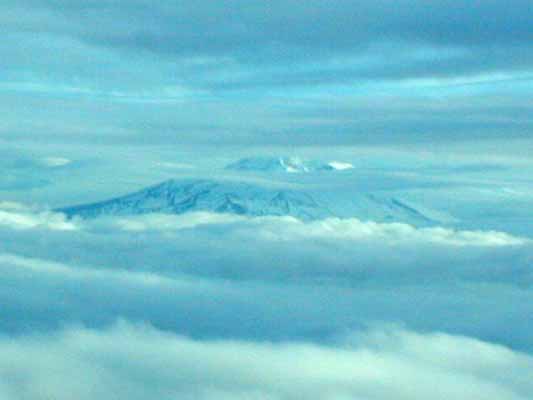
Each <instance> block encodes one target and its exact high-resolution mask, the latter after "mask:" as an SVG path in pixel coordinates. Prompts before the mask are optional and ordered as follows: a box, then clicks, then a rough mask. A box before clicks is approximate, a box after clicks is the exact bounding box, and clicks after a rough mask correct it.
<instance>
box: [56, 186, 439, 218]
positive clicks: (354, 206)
mask: <svg viewBox="0 0 533 400" xmlns="http://www.w3.org/2000/svg"><path fill="white" fill-rule="evenodd" d="M57 211H59V212H62V213H64V214H66V215H67V216H68V217H74V216H78V217H82V218H95V217H99V216H124V215H139V214H147V213H168V214H183V213H186V212H193V211H208V212H215V213H231V214H239V215H247V216H265V215H270V216H292V217H296V218H299V219H301V220H315V219H321V218H327V217H341V218H347V217H356V218H359V219H361V220H372V221H377V222H405V223H409V224H412V225H430V224H433V223H435V222H437V221H435V220H434V219H433V218H431V217H429V216H428V215H426V213H423V212H421V211H420V210H418V209H416V208H414V207H413V206H410V205H407V204H405V203H403V202H402V201H400V200H398V199H395V198H387V197H384V196H377V195H374V194H359V195H357V196H352V195H350V196H346V195H344V197H343V194H339V193H325V192H320V193H313V192H308V191H303V190H293V189H279V188H268V187H263V186H260V185H256V184H249V183H242V182H230V181H213V180H191V179H186V180H169V181H165V182H163V183H160V184H158V185H155V186H152V187H149V188H146V189H144V190H141V191H138V192H136V193H132V194H128V195H125V196H122V197H117V198H114V199H111V200H108V201H103V202H99V203H92V204H85V205H79V206H74V207H67V208H63V209H59V210H57Z"/></svg>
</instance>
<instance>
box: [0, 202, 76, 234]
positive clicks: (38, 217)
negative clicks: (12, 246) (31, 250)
mask: <svg viewBox="0 0 533 400" xmlns="http://www.w3.org/2000/svg"><path fill="white" fill-rule="evenodd" d="M0 226H4V227H8V228H11V229H17V230H20V229H22V230H25V229H49V230H58V231H73V230H77V229H79V227H78V226H77V224H76V223H75V222H73V221H69V220H67V218H66V217H65V215H63V214H60V213H55V212H52V211H35V210H31V209H30V208H28V207H25V206H23V205H19V204H17V203H5V202H3V203H1V205H0Z"/></svg>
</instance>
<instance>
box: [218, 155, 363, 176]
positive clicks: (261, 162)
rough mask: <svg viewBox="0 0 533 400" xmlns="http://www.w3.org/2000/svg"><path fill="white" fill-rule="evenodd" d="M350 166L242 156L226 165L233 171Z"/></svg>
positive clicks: (326, 169) (295, 170) (281, 158)
mask: <svg viewBox="0 0 533 400" xmlns="http://www.w3.org/2000/svg"><path fill="white" fill-rule="evenodd" d="M351 168H353V165H352V164H350V163H346V162H339V161H330V162H328V163H323V162H320V161H316V160H311V161H309V160H302V159H300V158H298V157H250V158H243V159H241V160H238V161H236V162H234V163H231V164H229V165H227V166H226V169H227V170H233V171H255V172H289V173H304V172H314V171H335V170H345V169H351Z"/></svg>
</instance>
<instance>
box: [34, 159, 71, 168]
mask: <svg viewBox="0 0 533 400" xmlns="http://www.w3.org/2000/svg"><path fill="white" fill-rule="evenodd" d="M41 161H42V163H43V164H44V165H46V166H47V167H51V168H55V167H63V166H65V165H68V164H70V163H71V162H72V161H71V160H69V159H68V158H63V157H45V158H43V159H42V160H41Z"/></svg>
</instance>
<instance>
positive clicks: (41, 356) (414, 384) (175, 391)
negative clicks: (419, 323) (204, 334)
mask: <svg viewBox="0 0 533 400" xmlns="http://www.w3.org/2000/svg"><path fill="white" fill-rule="evenodd" d="M422 349H423V350H422ZM0 351H1V352H2V361H1V362H0V371H1V374H0V376H1V378H0V394H2V396H3V398H5V399H6V400H15V399H22V398H24V399H28V400H33V399H41V398H43V397H53V398H54V399H58V400H62V399H70V398H72V397H76V398H77V399H80V400H84V399H93V398H95V397H102V398H116V399H124V398H128V399H146V398H153V397H165V398H172V399H174V398H175V399H178V398H180V399H204V400H211V399H228V400H237V399H265V400H266V399H269V400H270V399H272V400H274V399H276V400H285V399H286V400H292V399H294V400H296V399H301V398H302V397H305V398H309V397H312V398H315V399H320V400H322V399H324V400H325V399H328V400H329V399H353V398H369V399H370V398H371V399H376V400H387V399H393V398H394V399H410V400H411V399H412V400H416V399H427V398H429V397H431V398H432V399H435V400H438V399H442V400H444V399H450V398H460V397H464V396H467V397H468V398H471V399H494V400H496V399H497V400H525V399H527V398H528V396H529V393H531V390H533V386H532V383H531V380H530V379H529V377H530V375H531V373H533V359H532V358H531V357H529V356H527V355H524V354H520V353H516V352H513V351H510V350H509V349H506V348H504V347H500V346H495V345H492V344H488V343H483V342H479V341H476V340H472V339H468V338H465V337H454V336H450V335H444V334H417V333H414V332H409V331H405V330H401V329H397V328H393V329H387V330H379V329H376V330H371V331H367V332H365V333H359V334H358V335H357V336H355V337H353V339H351V340H350V341H347V342H345V343H344V344H340V345H339V344H337V345H335V346H333V345H331V346H318V345H315V344H310V343H282V344H269V343H250V342H241V341H195V340H191V339H188V338H185V337H180V336H175V335H172V334H169V333H164V332H160V331H157V330H155V329H153V328H150V327H148V326H142V325H131V324H129V323H126V322H121V323H119V324H118V325H115V326H114V327H113V328H111V329H107V330H105V331H94V330H87V329H84V328H70V329H66V330H63V331H60V332H58V333H55V334H53V335H45V336H39V335H35V336H33V335H30V336H23V337H18V338H17V339H15V340H13V339H6V338H1V339H0ZM81 377H82V378H81ZM435 387H438V388H439V389H438V390H437V391H436V390H435Z"/></svg>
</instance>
